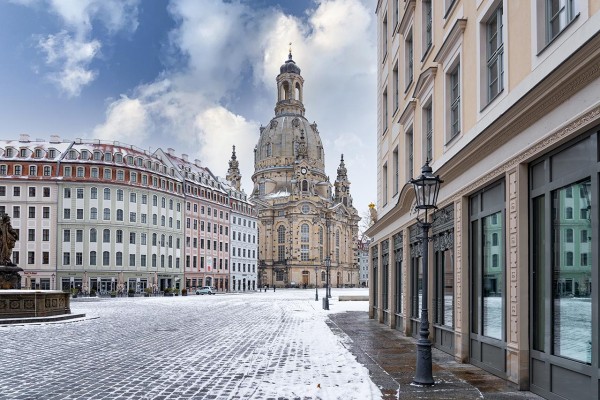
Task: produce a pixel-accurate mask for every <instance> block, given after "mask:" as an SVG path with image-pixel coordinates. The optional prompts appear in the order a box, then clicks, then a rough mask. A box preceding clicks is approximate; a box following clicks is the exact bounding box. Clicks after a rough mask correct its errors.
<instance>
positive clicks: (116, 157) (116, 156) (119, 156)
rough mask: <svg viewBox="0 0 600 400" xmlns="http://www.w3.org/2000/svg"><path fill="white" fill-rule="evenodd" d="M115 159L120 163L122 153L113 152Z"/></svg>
mask: <svg viewBox="0 0 600 400" xmlns="http://www.w3.org/2000/svg"><path fill="white" fill-rule="evenodd" d="M115 161H116V162H118V163H122V162H123V155H122V154H119V153H117V154H115Z"/></svg>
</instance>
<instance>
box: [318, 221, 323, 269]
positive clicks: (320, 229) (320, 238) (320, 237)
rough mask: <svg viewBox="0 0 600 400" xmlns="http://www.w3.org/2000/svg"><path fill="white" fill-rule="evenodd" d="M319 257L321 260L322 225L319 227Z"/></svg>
mask: <svg viewBox="0 0 600 400" xmlns="http://www.w3.org/2000/svg"><path fill="white" fill-rule="evenodd" d="M319 259H320V260H321V261H323V227H322V226H320V227H319Z"/></svg>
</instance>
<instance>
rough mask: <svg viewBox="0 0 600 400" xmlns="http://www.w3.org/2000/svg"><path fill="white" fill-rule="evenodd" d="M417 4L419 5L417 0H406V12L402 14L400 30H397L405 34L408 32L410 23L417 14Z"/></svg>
mask: <svg viewBox="0 0 600 400" xmlns="http://www.w3.org/2000/svg"><path fill="white" fill-rule="evenodd" d="M416 6H417V1H416V0H408V1H407V2H406V4H405V5H404V13H403V14H402V19H401V20H400V23H399V24H398V30H397V31H396V32H400V33H401V34H402V35H404V34H405V33H406V30H407V29H408V25H409V24H410V22H411V21H412V19H413V16H414V15H415V8H416Z"/></svg>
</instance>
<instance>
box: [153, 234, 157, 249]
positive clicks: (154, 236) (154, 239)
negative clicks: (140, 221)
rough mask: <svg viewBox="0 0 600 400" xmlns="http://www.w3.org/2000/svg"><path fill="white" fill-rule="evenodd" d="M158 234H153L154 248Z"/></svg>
mask: <svg viewBox="0 0 600 400" xmlns="http://www.w3.org/2000/svg"><path fill="white" fill-rule="evenodd" d="M156 237H157V236H156V233H153V234H152V246H156Z"/></svg>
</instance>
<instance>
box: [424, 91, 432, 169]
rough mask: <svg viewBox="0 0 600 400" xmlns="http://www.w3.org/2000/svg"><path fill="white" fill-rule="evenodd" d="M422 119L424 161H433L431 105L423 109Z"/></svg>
mask: <svg viewBox="0 0 600 400" xmlns="http://www.w3.org/2000/svg"><path fill="white" fill-rule="evenodd" d="M423 117H424V120H425V159H426V160H428V161H432V160H433V112H432V110H431V103H430V104H429V105H428V106H427V107H425V108H424V109H423Z"/></svg>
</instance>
